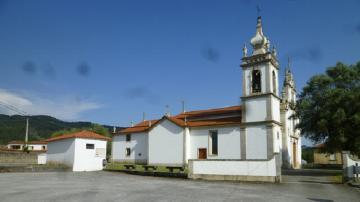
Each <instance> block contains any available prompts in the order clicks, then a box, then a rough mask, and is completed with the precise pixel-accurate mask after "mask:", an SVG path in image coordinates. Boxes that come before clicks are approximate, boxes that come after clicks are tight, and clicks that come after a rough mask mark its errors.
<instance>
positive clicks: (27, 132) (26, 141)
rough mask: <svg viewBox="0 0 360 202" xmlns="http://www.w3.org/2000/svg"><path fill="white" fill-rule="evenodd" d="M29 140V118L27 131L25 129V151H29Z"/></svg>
mask: <svg viewBox="0 0 360 202" xmlns="http://www.w3.org/2000/svg"><path fill="white" fill-rule="evenodd" d="M28 139H29V117H26V129H25V145H24V146H25V149H27V147H28V146H27V143H28Z"/></svg>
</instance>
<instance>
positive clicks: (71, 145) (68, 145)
mask: <svg viewBox="0 0 360 202" xmlns="http://www.w3.org/2000/svg"><path fill="white" fill-rule="evenodd" d="M74 155H75V139H73V138H72V139H64V140H59V141H55V142H49V143H48V150H47V161H48V162H54V163H61V164H65V165H67V166H69V167H72V166H73V164H74Z"/></svg>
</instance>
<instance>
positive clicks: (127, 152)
mask: <svg viewBox="0 0 360 202" xmlns="http://www.w3.org/2000/svg"><path fill="white" fill-rule="evenodd" d="M130 154H131V149H130V148H126V156H130Z"/></svg>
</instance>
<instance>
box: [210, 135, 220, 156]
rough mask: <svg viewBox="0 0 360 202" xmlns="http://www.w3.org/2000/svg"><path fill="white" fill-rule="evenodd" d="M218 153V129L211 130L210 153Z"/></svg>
mask: <svg viewBox="0 0 360 202" xmlns="http://www.w3.org/2000/svg"><path fill="white" fill-rule="evenodd" d="M217 154H218V132H217V131H216V130H211V131H209V155H217Z"/></svg>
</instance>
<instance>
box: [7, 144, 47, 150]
mask: <svg viewBox="0 0 360 202" xmlns="http://www.w3.org/2000/svg"><path fill="white" fill-rule="evenodd" d="M13 145H19V146H20V149H19V150H22V148H23V146H24V145H23V144H8V149H11V146H13ZM43 146H45V150H46V149H47V145H46V144H28V147H33V149H32V150H37V151H38V150H43V148H42V147H43Z"/></svg>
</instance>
